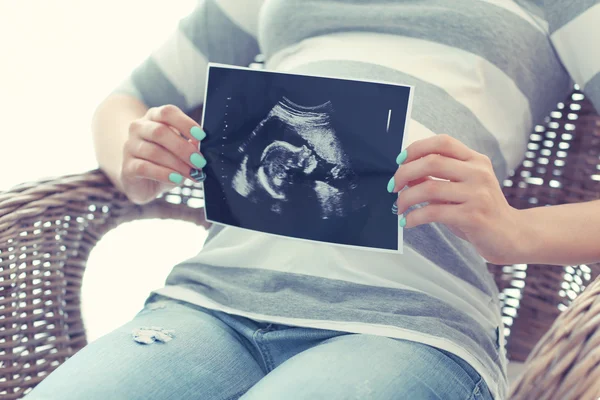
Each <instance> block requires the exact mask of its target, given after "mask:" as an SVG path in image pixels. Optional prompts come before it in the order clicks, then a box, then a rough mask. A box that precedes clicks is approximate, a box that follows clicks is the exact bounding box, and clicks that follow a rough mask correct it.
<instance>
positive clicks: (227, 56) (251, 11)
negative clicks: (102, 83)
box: [92, 0, 262, 202]
mask: <svg viewBox="0 0 600 400" xmlns="http://www.w3.org/2000/svg"><path fill="white" fill-rule="evenodd" d="M261 4H262V0H251V1H246V2H244V6H241V5H240V3H238V2H236V1H232V0H201V1H199V2H198V5H197V7H196V8H195V9H194V11H193V12H192V13H191V14H190V15H188V16H187V17H185V18H184V19H182V20H181V21H180V23H179V25H178V28H177V29H176V31H175V32H173V34H172V35H171V36H170V37H169V38H168V39H167V40H166V41H165V42H164V43H163V44H162V45H161V46H159V47H158V48H157V49H156V50H155V51H154V52H153V53H152V54H151V55H150V56H149V57H148V58H147V59H146V60H145V61H144V62H143V63H142V64H140V65H139V66H138V67H137V68H136V69H135V70H134V71H133V72H132V74H131V75H130V76H129V77H128V78H127V79H126V80H125V81H124V82H123V83H122V84H121V85H120V86H119V87H118V88H116V89H115V90H114V92H113V93H112V94H111V95H109V96H108V98H106V99H105V100H104V101H103V102H102V103H101V104H100V105H99V107H98V108H97V109H96V112H95V114H94V117H93V121H92V133H93V137H94V145H95V150H96V157H97V159H98V163H99V164H100V168H101V169H102V170H104V171H105V173H106V174H107V175H108V177H109V178H110V180H111V181H112V182H113V183H114V184H115V186H116V187H117V188H119V189H120V190H121V191H124V192H125V193H126V194H127V195H128V196H129V197H130V198H131V199H132V200H134V199H133V198H132V196H131V195H132V193H129V192H128V191H126V190H125V187H124V183H123V182H122V176H121V173H122V170H123V165H124V162H126V160H124V155H123V153H124V149H125V148H126V144H127V143H128V140H130V138H131V135H130V134H131V132H130V127H131V124H132V122H134V121H138V120H140V119H142V118H144V117H147V118H146V119H148V118H150V117H151V116H154V117H156V118H155V119H161V118H160V111H159V112H152V113H150V114H151V115H150V116H147V114H148V112H149V110H150V109H153V108H157V109H160V107H161V106H164V105H166V104H170V105H174V106H175V107H176V108H177V109H179V110H183V111H189V110H191V109H194V108H196V107H197V106H199V105H201V103H202V100H203V96H204V91H205V84H206V71H207V66H208V62H219V63H226V64H233V65H243V66H247V65H248V64H249V63H250V62H252V61H253V58H254V57H255V55H256V54H257V53H258V44H257V42H256V25H257V20H258V12H259V10H260V6H261ZM180 114H181V115H179V116H178V117H177V118H170V119H171V120H174V122H173V123H172V124H170V125H169V127H170V128H172V129H174V130H176V131H178V132H179V133H181V134H182V135H184V136H187V137H188V138H189V139H190V141H191V142H193V138H192V137H191V136H190V132H189V129H190V126H192V125H193V121H189V120H186V118H185V116H184V115H183V112H181V113H180ZM154 122H159V123H161V124H162V125H165V124H166V123H165V121H164V118H163V121H154ZM146 128H147V129H146V131H145V132H146V134H147V135H153V134H154V133H153V132H154V130H157V129H159V128H160V125H158V124H154V125H150V124H146ZM149 130H152V132H150V131H149ZM157 132H158V131H157ZM138 133H139V135H138V136H140V135H141V134H142V133H141V132H138ZM174 137H175V135H174ZM170 140H171V141H172V140H173V138H170ZM195 143H197V141H196V142H195ZM131 147H135V146H131ZM146 147H148V146H146ZM163 147H164V146H163ZM173 147H177V146H175V145H173ZM178 147H179V148H180V149H181V148H182V147H183V145H182V144H181V143H180V144H179V145H178ZM187 152H188V149H187V148H186V149H185V152H184V153H183V154H178V155H179V158H180V159H182V160H180V161H181V162H177V161H172V162H171V164H173V165H172V166H173V167H175V166H176V165H178V166H179V167H180V168H185V167H184V166H183V164H182V162H187V158H189V154H188V153H187ZM188 164H189V162H188ZM174 172H177V173H180V174H181V175H183V176H186V177H189V168H188V169H187V170H185V171H178V170H177V171H174ZM163 175H164V174H163ZM162 178H163V179H164V176H162ZM146 186H148V185H146ZM169 186H172V185H169V184H168V183H166V184H165V185H163V186H161V187H160V189H161V190H164V189H167V188H168V187H169ZM154 189H156V190H154V191H150V192H156V193H151V194H152V195H156V194H159V192H160V190H159V188H158V187H157V186H156V185H155V186H154ZM130 191H131V190H130ZM134 191H135V190H134ZM148 196H150V194H148ZM148 196H141V197H142V199H137V200H139V201H141V202H144V201H149V200H150V198H147V197H148ZM133 197H135V196H133ZM134 201H136V200H134Z"/></svg>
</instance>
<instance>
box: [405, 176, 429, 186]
mask: <svg viewBox="0 0 600 400" xmlns="http://www.w3.org/2000/svg"><path fill="white" fill-rule="evenodd" d="M431 180H433V178H432V177H430V176H425V177H423V178H419V179H415V180H414V181H410V182H408V183H407V184H406V186H407V187H413V186H417V185H418V184H420V183H423V182H427V181H431Z"/></svg>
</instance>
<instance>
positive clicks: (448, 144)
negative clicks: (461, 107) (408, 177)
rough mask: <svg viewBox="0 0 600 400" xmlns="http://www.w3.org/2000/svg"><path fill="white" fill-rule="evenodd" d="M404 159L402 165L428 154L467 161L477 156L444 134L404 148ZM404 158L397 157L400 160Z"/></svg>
mask: <svg viewBox="0 0 600 400" xmlns="http://www.w3.org/2000/svg"><path fill="white" fill-rule="evenodd" d="M405 151H406V153H405V154H406V157H405V158H406V159H405V161H404V162H403V164H407V163H410V162H411V161H414V160H418V159H419V158H421V157H425V156H426V155H428V154H439V155H442V156H445V157H450V158H455V159H457V160H461V161H468V160H470V159H472V158H473V157H475V155H476V154H478V153H477V152H476V151H474V150H472V149H470V148H469V147H468V146H467V145H465V144H464V143H462V142H461V141H460V140H458V139H455V138H453V137H452V136H449V135H446V134H440V135H436V136H433V137H430V138H427V139H421V140H417V141H416V142H414V143H412V144H411V145H410V146H408V147H407V148H406V150H405ZM402 158H404V157H400V156H399V157H398V159H399V160H402Z"/></svg>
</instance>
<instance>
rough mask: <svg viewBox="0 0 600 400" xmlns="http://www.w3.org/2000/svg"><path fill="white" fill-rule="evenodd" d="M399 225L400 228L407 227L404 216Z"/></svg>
mask: <svg viewBox="0 0 600 400" xmlns="http://www.w3.org/2000/svg"><path fill="white" fill-rule="evenodd" d="M398 225H399V226H400V228H404V227H405V226H406V218H405V217H404V215H403V216H402V218H400V222H398Z"/></svg>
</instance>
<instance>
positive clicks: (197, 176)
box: [190, 168, 206, 183]
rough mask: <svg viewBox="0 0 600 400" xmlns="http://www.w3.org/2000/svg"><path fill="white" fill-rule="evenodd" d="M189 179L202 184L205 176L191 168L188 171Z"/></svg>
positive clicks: (202, 172)
mask: <svg viewBox="0 0 600 400" xmlns="http://www.w3.org/2000/svg"><path fill="white" fill-rule="evenodd" d="M190 178H192V179H193V180H194V181H196V182H198V183H200V182H204V180H205V179H206V174H205V173H204V171H201V170H198V169H196V168H192V169H191V170H190Z"/></svg>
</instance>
